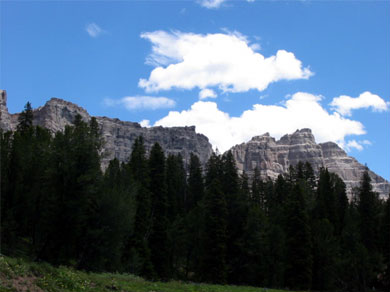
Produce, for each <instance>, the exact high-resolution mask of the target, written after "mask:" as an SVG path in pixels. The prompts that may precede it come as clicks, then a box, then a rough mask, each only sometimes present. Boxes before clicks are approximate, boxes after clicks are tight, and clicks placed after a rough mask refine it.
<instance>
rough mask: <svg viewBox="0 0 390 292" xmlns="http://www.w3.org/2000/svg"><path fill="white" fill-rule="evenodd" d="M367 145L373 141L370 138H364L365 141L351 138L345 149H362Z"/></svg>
mask: <svg viewBox="0 0 390 292" xmlns="http://www.w3.org/2000/svg"><path fill="white" fill-rule="evenodd" d="M367 145H371V142H370V141H368V140H363V141H356V140H350V141H348V142H346V144H345V146H344V149H345V150H347V151H348V152H349V151H351V150H352V149H356V150H358V151H362V150H363V148H364V146H367Z"/></svg>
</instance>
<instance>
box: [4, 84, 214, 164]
mask: <svg viewBox="0 0 390 292" xmlns="http://www.w3.org/2000/svg"><path fill="white" fill-rule="evenodd" d="M0 93H1V94H2V95H1V97H2V99H1V100H0V102H1V113H2V115H1V117H0V127H1V128H2V129H4V130H15V129H16V126H17V123H18V122H17V121H18V114H13V115H10V114H9V113H8V110H7V107H6V98H7V95H6V92H5V91H1V92H0ZM77 114H80V115H81V117H82V119H83V120H84V121H89V120H90V119H91V116H90V115H89V114H88V112H87V111H86V110H85V109H83V108H82V107H80V106H78V105H76V104H74V103H71V102H68V101H65V100H62V99H59V98H52V99H50V100H49V101H48V102H47V103H46V104H45V105H44V106H41V107H39V108H37V109H35V110H34V121H33V122H34V124H35V125H39V126H42V127H45V128H47V129H49V130H50V131H52V132H53V133H55V132H57V131H61V130H63V129H64V128H65V126H66V125H71V124H72V122H73V121H74V118H75V116H76V115H77ZM96 119H97V122H98V124H99V125H100V127H101V132H102V136H103V138H104V142H105V143H104V156H103V162H102V163H103V168H105V167H106V166H107V165H108V162H109V161H110V160H111V159H113V158H117V159H118V160H119V161H127V160H128V158H129V156H130V153H131V149H132V145H133V142H134V140H135V139H136V138H137V137H138V136H141V135H142V136H143V138H144V141H145V147H146V149H147V150H150V149H151V147H152V146H153V144H154V143H155V142H158V143H159V144H160V145H161V147H162V148H163V149H164V150H165V152H166V153H172V154H179V153H180V154H181V155H182V156H183V158H184V160H185V161H186V162H188V161H189V159H190V153H191V152H192V153H194V154H196V155H198V157H199V159H200V161H201V162H202V163H203V164H205V163H206V162H207V160H208V158H209V157H210V155H211V153H212V146H211V144H210V143H209V140H208V138H207V137H206V136H204V135H202V134H197V133H196V132H195V127H173V128H163V127H151V128H144V127H141V126H140V124H138V123H133V122H123V121H120V120H118V119H111V118H107V117H96Z"/></svg>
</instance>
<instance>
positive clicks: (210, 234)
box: [198, 161, 227, 284]
mask: <svg viewBox="0 0 390 292" xmlns="http://www.w3.org/2000/svg"><path fill="white" fill-rule="evenodd" d="M209 166H210V161H209ZM203 213H204V215H203V221H202V222H203V228H202V231H203V232H202V237H201V248H202V253H201V259H200V269H199V271H198V273H199V278H200V280H201V281H204V282H209V283H218V284H224V283H226V278H227V266H226V240H227V230H226V228H227V208H226V201H225V198H224V195H223V193H222V187H221V184H220V182H219V180H218V179H217V178H216V179H214V180H212V181H210V182H209V184H208V186H207V188H206V193H205V197H204V206H203Z"/></svg>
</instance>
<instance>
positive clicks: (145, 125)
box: [139, 120, 151, 128]
mask: <svg viewBox="0 0 390 292" xmlns="http://www.w3.org/2000/svg"><path fill="white" fill-rule="evenodd" d="M139 124H140V125H141V127H145V128H150V127H151V125H150V121H149V120H142V121H140V122H139Z"/></svg>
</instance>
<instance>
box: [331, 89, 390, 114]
mask: <svg viewBox="0 0 390 292" xmlns="http://www.w3.org/2000/svg"><path fill="white" fill-rule="evenodd" d="M389 104H390V103H389V102H387V103H386V102H385V101H384V100H383V99H382V98H381V97H379V96H378V95H376V94H372V93H371V92H369V91H366V92H363V93H362V94H360V95H359V97H355V98H354V97H350V96H347V95H341V96H339V97H336V98H334V99H333V100H332V102H331V103H330V105H331V106H332V107H333V108H334V109H335V110H336V111H337V112H339V113H340V114H342V115H343V116H351V111H352V110H355V109H361V108H371V109H372V110H374V111H386V110H388V108H389Z"/></svg>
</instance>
